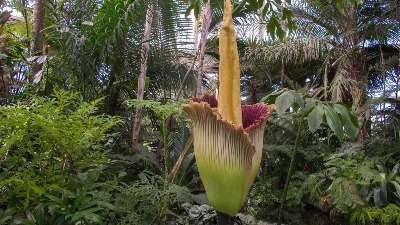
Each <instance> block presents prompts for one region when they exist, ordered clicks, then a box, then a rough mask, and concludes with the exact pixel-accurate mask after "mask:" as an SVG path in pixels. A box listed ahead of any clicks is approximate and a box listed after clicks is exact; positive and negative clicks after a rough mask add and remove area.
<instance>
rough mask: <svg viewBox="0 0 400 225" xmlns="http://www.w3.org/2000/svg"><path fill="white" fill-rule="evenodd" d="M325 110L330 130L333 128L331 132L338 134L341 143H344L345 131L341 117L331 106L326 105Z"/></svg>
mask: <svg viewBox="0 0 400 225" xmlns="http://www.w3.org/2000/svg"><path fill="white" fill-rule="evenodd" d="M323 108H324V113H325V116H326V122H327V123H328V126H329V128H331V130H332V131H333V132H334V133H335V134H336V136H337V137H338V138H339V141H340V142H342V141H343V138H344V131H343V125H342V121H340V118H339V115H338V114H337V113H336V112H335V110H334V109H333V108H332V107H331V106H330V105H326V104H324V105H323Z"/></svg>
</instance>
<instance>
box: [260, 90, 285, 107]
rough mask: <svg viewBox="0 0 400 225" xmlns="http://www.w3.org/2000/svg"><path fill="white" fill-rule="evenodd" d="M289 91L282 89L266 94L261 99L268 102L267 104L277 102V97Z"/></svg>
mask: <svg viewBox="0 0 400 225" xmlns="http://www.w3.org/2000/svg"><path fill="white" fill-rule="evenodd" d="M286 91H288V89H282V90H278V91H274V92H272V93H271V94H269V95H267V96H265V97H264V98H262V99H261V102H264V103H267V104H276V99H277V98H278V97H279V96H280V95H281V94H282V93H284V92H286Z"/></svg>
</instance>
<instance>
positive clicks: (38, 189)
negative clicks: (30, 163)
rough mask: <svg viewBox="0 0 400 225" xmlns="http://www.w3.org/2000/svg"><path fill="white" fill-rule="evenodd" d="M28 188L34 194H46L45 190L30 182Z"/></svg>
mask: <svg viewBox="0 0 400 225" xmlns="http://www.w3.org/2000/svg"><path fill="white" fill-rule="evenodd" d="M29 186H30V187H31V188H32V189H33V191H34V192H36V194H38V195H42V194H44V193H45V192H46V190H45V189H44V188H42V187H39V186H36V184H35V183H34V182H32V181H30V182H29Z"/></svg>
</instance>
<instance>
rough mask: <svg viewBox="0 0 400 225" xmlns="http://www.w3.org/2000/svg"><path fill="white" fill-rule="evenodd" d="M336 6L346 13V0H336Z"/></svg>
mask: <svg viewBox="0 0 400 225" xmlns="http://www.w3.org/2000/svg"><path fill="white" fill-rule="evenodd" d="M336 6H337V8H338V10H339V12H341V13H342V14H344V0H336Z"/></svg>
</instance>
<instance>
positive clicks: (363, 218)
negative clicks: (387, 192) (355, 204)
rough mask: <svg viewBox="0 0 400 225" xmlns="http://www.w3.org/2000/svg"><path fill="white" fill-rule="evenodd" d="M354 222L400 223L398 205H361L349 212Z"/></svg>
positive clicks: (399, 208)
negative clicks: (361, 206)
mask: <svg viewBox="0 0 400 225" xmlns="http://www.w3.org/2000/svg"><path fill="white" fill-rule="evenodd" d="M350 221H351V222H352V223H354V224H363V225H366V224H371V225H372V224H374V225H375V224H400V207H399V206H397V205H394V204H389V205H387V206H386V207H385V208H376V207H363V208H360V209H357V210H356V211H354V212H353V213H352V214H351V217H350Z"/></svg>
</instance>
